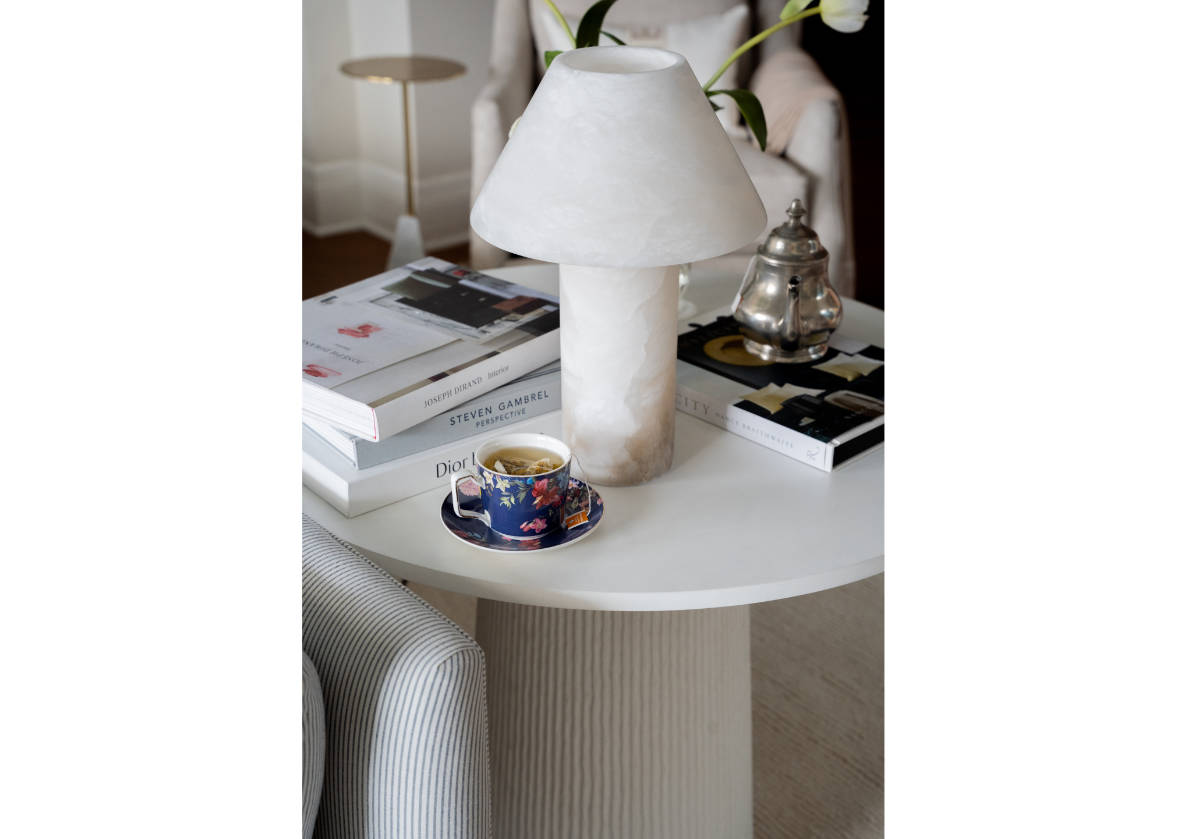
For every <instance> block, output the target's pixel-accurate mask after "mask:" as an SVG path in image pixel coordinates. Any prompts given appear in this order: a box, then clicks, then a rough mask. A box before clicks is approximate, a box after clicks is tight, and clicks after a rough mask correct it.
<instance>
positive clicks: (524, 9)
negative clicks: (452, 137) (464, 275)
mask: <svg viewBox="0 0 1200 839" xmlns="http://www.w3.org/2000/svg"><path fill="white" fill-rule="evenodd" d="M532 95H533V37H532V35H531V33H530V26H529V9H528V6H527V5H526V3H525V0H497V2H496V8H495V16H494V18H493V25H492V55H491V59H490V63H489V67H488V81H487V84H485V85H484V87H483V90H481V91H480V92H479V96H477V97H476V99H475V102H474V103H473V104H472V106H471V203H472V204H474V203H475V199H476V197H478V195H479V191H480V190H481V189H483V182H484V181H486V180H487V176H488V175H489V174H490V173H491V171H492V167H494V166H495V165H496V160H497V158H499V157H500V152H501V150H502V149H503V148H504V144H505V143H506V142H507V141H508V129H509V128H510V127H511V126H512V124H513V122H514V121H515V120H516V119H517V117H519V116H520V115H521V114H522V113H524V111H525V106H526V105H528V104H529V98H530V97H531V96H532ZM507 256H508V254H507V253H506V252H505V251H502V250H501V249H500V248H497V247H494V246H493V245H491V244H489V243H487V242H485V241H484V240H483V239H481V238H479V236H478V235H476V234H475V232H474V231H471V257H470V261H471V265H472V267H474V268H494V267H495V266H497V265H500V264H501V263H502V262H503V261H504V260H505V258H507Z"/></svg>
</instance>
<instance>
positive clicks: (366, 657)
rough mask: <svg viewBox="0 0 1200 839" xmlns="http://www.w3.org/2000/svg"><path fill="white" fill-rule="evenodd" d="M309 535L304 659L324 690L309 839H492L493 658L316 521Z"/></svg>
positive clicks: (310, 765)
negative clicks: (487, 660) (488, 686)
mask: <svg viewBox="0 0 1200 839" xmlns="http://www.w3.org/2000/svg"><path fill="white" fill-rule="evenodd" d="M303 526H304V538H303V614H304V653H305V656H307V658H308V659H310V660H311V664H312V667H313V670H314V671H315V674H316V676H317V678H318V679H319V682H320V685H319V688H318V689H317V690H316V691H311V690H306V697H305V767H304V780H305V794H304V803H305V808H306V812H305V814H304V816H305V818H304V824H305V831H306V832H305V836H306V837H307V836H308V835H310V834H309V831H312V833H311V835H315V836H317V837H336V839H351V837H354V839H359V837H369V839H451V837H453V838H454V839H476V837H487V836H490V835H491V799H490V792H489V779H488V754H487V717H486V699H485V692H484V662H483V651H482V650H481V649H480V648H479V645H478V644H476V643H475V641H474V640H472V639H471V637H470V636H468V635H467V634H466V633H465V632H463V631H462V630H461V629H459V628H458V627H457V626H456V625H455V624H454V623H452V622H451V621H450V620H449V619H447V618H446V617H445V616H443V615H442V614H441V613H439V612H438V611H436V610H435V609H434V608H433V607H432V606H430V605H429V604H427V603H426V602H425V601H424V600H422V599H421V598H420V597H417V596H416V595H415V594H413V593H412V592H411V591H409V590H408V589H407V588H405V587H404V586H402V585H400V584H399V583H398V582H397V581H396V580H394V579H393V578H392V577H391V576H389V575H388V574H387V573H385V572H384V571H382V570H381V569H380V568H379V567H378V566H376V565H374V564H373V563H371V562H370V561H368V560H366V559H365V558H363V557H362V556H361V555H359V554H358V553H356V552H355V551H354V550H353V549H351V548H349V547H348V546H346V545H345V544H343V543H342V542H340V541H338V540H337V539H336V538H335V537H334V536H333V535H332V534H330V533H329V532H328V531H327V530H325V529H324V528H322V527H321V526H320V525H318V524H316V523H315V522H314V521H312V520H311V519H309V518H308V517H307V516H305V517H304V525H303ZM306 681H311V678H310V679H309V680H306ZM321 705H323V708H324V713H323V717H324V726H323V740H324V746H325V748H324V760H323V764H324V766H323V775H324V777H323V782H322V779H321V777H320V776H321V769H322V767H321V757H320V755H319V754H318V752H319V751H320V750H319V749H318V748H317V742H318V741H319V740H320V739H322V736H321V733H320V732H319V730H318V729H319V728H320V726H319V725H318V724H317V722H318V720H317V719H316V718H317V717H318V716H319V715H320V710H319V708H320V706H321ZM314 708H317V709H318V710H316V711H314V710H312V709H314ZM318 786H319V787H320V796H319V799H320V804H319V807H318V809H317V811H316V816H315V819H314V818H312V813H311V812H309V810H310V809H311V806H312V805H313V804H314V803H315V801H316V796H315V794H314V793H313V792H312V790H313V789H314V788H315V787H318Z"/></svg>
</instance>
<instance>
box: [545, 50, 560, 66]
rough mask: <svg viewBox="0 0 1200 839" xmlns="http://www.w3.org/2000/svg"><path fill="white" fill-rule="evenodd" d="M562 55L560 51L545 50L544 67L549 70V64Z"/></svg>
mask: <svg viewBox="0 0 1200 839" xmlns="http://www.w3.org/2000/svg"><path fill="white" fill-rule="evenodd" d="M562 54H563V51H562V50H546V67H547V69H549V67H550V62H551V61H553V60H554V59H556V58H558V57H559V56H560V55H562Z"/></svg>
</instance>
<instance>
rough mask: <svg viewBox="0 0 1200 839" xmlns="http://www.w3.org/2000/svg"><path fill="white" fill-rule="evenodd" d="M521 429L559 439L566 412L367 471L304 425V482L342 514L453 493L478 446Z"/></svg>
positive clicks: (352, 514)
mask: <svg viewBox="0 0 1200 839" xmlns="http://www.w3.org/2000/svg"><path fill="white" fill-rule="evenodd" d="M522 431H531V432H540V433H544V434H549V435H551V436H554V437H560V436H561V433H562V412H561V411H554V412H552V413H549V414H543V415H541V416H539V417H534V418H532V419H527V420H522V421H521V422H518V423H514V424H512V425H509V426H506V427H505V428H504V429H503V431H502V432H494V431H489V432H486V433H484V434H476V435H474V436H472V437H468V438H466V439H465V440H457V441H455V442H453V443H450V444H448V445H445V446H439V447H437V448H434V449H430V450H428V451H423V452H420V453H418V454H413V455H410V456H408V457H403V458H399V459H397V460H392V461H389V462H387V463H382V464H380V465H378V466H372V467H370V468H368V469H356V468H355V467H354V464H352V463H350V461H348V460H347V459H346V458H345V457H343V456H342V455H341V453H339V452H338V451H336V450H335V449H334V448H333V447H332V446H330V445H329V444H328V443H326V442H325V441H324V440H322V439H321V438H320V437H319V436H317V434H316V433H314V432H313V431H312V429H310V428H308V427H305V428H304V429H303V433H302V439H303V449H304V458H303V464H304V465H303V471H304V485H305V486H306V487H308V488H309V489H311V490H312V491H313V492H315V493H316V494H317V495H319V496H321V498H323V499H325V501H326V502H328V503H329V504H330V505H331V506H333V507H334V508H335V509H336V510H338V511H339V512H340V513H341V514H342V515H344V516H349V517H354V516H358V515H362V514H363V513H367V512H370V511H371V510H376V509H378V508H380V507H383V506H385V505H387V504H391V503H393V502H396V501H401V500H403V499H405V498H409V497H411V496H413V495H418V494H420V493H422V492H427V491H428V490H431V489H437V488H438V487H445V488H446V491H447V492H449V491H450V476H451V475H453V474H454V472H455V471H457V470H459V469H464V468H468V467H470V466H471V465H472V464H473V463H474V462H475V449H476V447H477V446H478V445H479V444H480V443H482V442H484V441H485V440H487V439H489V438H491V437H493V436H495V435H496V434H497V433H509V432H514V433H515V432H522Z"/></svg>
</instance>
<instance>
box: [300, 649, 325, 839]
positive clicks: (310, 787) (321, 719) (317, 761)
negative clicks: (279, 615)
mask: <svg viewBox="0 0 1200 839" xmlns="http://www.w3.org/2000/svg"><path fill="white" fill-rule="evenodd" d="M302 657H303V659H304V669H303V673H304V678H303V683H304V726H303V727H304V739H303V741H302V742H303V746H302V748H301V764H300V766H301V774H302V776H303V778H304V786H303V789H304V796H303V810H302V812H303V813H304V839H309V837H311V836H312V835H313V828H314V827H315V826H316V824H317V805H319V804H320V803H321V782H322V781H323V780H324V778H325V702H324V701H323V700H322V699H321V681H320V678H319V677H318V676H317V668H316V667H314V666H313V663H312V660H311V659H310V658H309V657H308V656H306V655H302Z"/></svg>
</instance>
